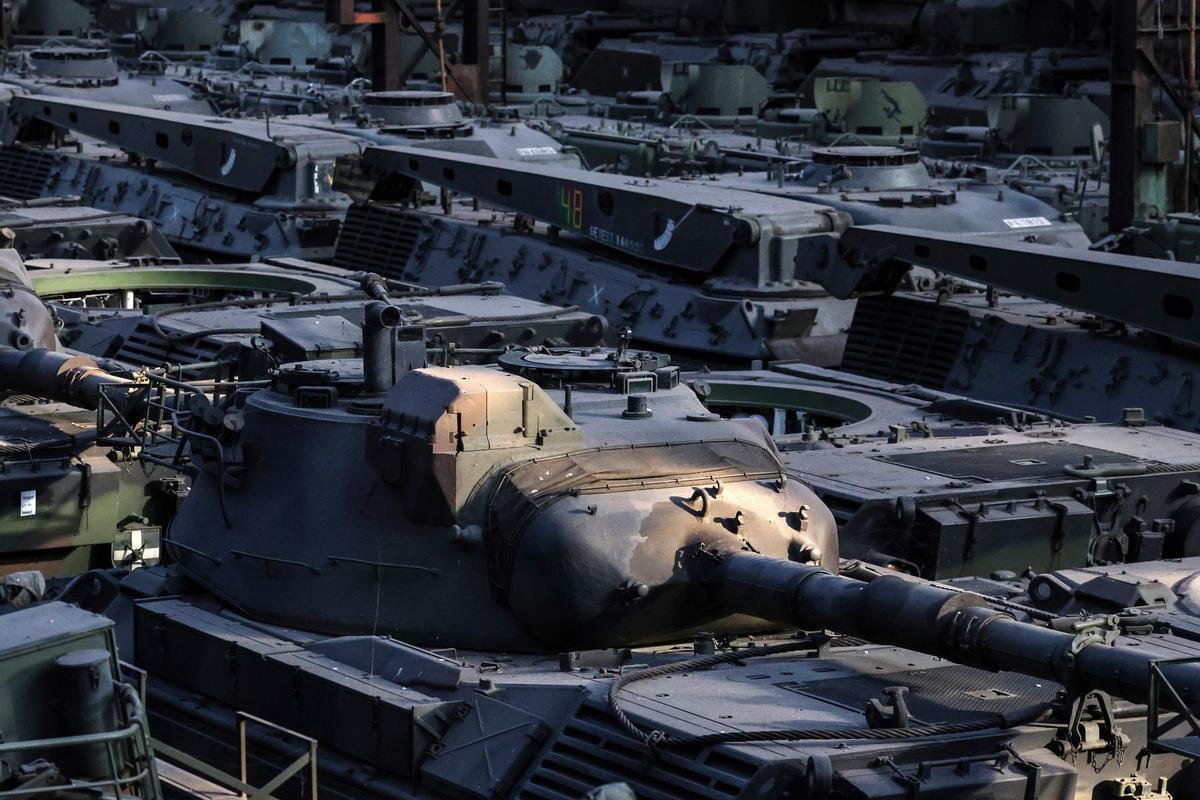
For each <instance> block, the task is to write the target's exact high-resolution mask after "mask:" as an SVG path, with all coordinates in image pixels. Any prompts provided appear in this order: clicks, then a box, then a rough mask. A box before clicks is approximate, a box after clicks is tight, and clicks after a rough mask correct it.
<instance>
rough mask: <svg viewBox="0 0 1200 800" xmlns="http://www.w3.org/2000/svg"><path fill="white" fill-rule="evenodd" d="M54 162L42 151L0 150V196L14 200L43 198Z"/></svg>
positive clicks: (20, 148) (23, 149) (12, 148)
mask: <svg viewBox="0 0 1200 800" xmlns="http://www.w3.org/2000/svg"><path fill="white" fill-rule="evenodd" d="M56 160H57V159H56V158H55V157H54V156H53V155H51V154H50V153H47V152H44V151H42V150H27V149H25V148H23V147H5V148H0V195H3V196H4V197H11V198H12V199H14V200H33V199H35V198H39V197H44V196H45V195H46V184H47V183H49V181H50V172H51V171H52V170H53V169H54V167H55V162H56Z"/></svg>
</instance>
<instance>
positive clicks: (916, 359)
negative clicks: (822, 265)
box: [842, 296, 971, 389]
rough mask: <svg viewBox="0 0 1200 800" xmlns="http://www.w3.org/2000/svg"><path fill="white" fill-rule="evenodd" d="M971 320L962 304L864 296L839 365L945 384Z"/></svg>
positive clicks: (859, 372) (932, 384)
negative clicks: (948, 304) (953, 304)
mask: <svg viewBox="0 0 1200 800" xmlns="http://www.w3.org/2000/svg"><path fill="white" fill-rule="evenodd" d="M970 320H971V317H970V314H968V313H967V312H966V311H965V310H964V309H961V308H955V307H951V306H945V305H939V304H938V303H933V302H923V301H919V300H911V299H908V298H904V297H895V296H892V297H864V298H862V299H860V300H859V301H858V306H857V308H856V309H855V312H854V322H853V323H851V325H850V334H849V336H848V337H847V340H846V351H845V355H844V356H843V357H842V369H844V370H846V371H848V372H853V373H855V374H857V375H863V376H865V377H868V378H877V379H879V380H885V381H890V382H892V383H917V384H920V385H922V386H928V387H930V388H934V389H942V388H945V386H946V379H947V378H948V377H949V375H950V370H951V368H953V366H954V362H955V360H956V359H957V357H958V353H959V350H960V349H961V347H962V341H963V337H964V336H965V335H966V332H967V327H968V325H969V324H970Z"/></svg>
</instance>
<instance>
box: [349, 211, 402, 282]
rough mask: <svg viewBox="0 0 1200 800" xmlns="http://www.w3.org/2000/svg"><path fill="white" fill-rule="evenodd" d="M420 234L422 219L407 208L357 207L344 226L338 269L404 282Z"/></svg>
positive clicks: (350, 212)
mask: <svg viewBox="0 0 1200 800" xmlns="http://www.w3.org/2000/svg"><path fill="white" fill-rule="evenodd" d="M420 233H421V220H420V218H419V217H418V216H417V215H415V214H411V213H409V212H408V211H405V210H404V209H401V208H396V207H389V206H384V205H367V206H353V207H351V209H350V211H349V213H347V214H346V221H345V222H344V223H343V224H342V232H341V235H340V236H339V237H338V241H337V247H336V249H335V250H334V253H333V263H334V266H338V267H342V268H343V269H352V270H365V271H367V272H375V273H378V274H379V275H382V276H384V277H385V278H395V279H401V280H402V279H404V271H405V267H407V265H408V259H409V256H411V255H412V251H413V248H414V247H416V244H417V237H418V236H419V235H420Z"/></svg>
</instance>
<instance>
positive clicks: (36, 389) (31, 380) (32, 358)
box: [0, 347, 129, 408]
mask: <svg viewBox="0 0 1200 800" xmlns="http://www.w3.org/2000/svg"><path fill="white" fill-rule="evenodd" d="M127 383H129V381H128V380H126V379H125V378H118V377H117V376H115V375H112V374H110V373H108V372H106V371H105V370H103V369H101V368H100V367H98V366H96V362H95V361H92V360H91V359H90V358H86V357H84V356H74V355H70V354H68V353H58V352H55V351H53V350H48V349H46V348H41V347H38V348H34V349H32V350H17V349H15V348H11V347H0V386H3V387H4V388H5V389H6V390H8V391H12V392H18V393H22V394H31V395H34V396H36V397H42V398H45V399H47V400H56V401H59V402H63V403H70V404H72V405H77V406H82V407H84V408H96V406H97V405H99V402H100V391H101V388H100V387H101V386H104V385H123V384H127Z"/></svg>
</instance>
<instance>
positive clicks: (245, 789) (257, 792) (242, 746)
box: [151, 711, 318, 800]
mask: <svg viewBox="0 0 1200 800" xmlns="http://www.w3.org/2000/svg"><path fill="white" fill-rule="evenodd" d="M237 721H238V722H237V726H238V763H239V766H240V777H235V776H233V775H230V774H229V773H227V772H225V771H223V770H221V769H218V768H217V767H214V766H213V765H211V764H208V763H206V762H204V761H201V760H200V759H198V758H196V757H195V756H192V755H190V754H188V753H185V752H184V751H182V750H180V749H178V748H176V747H172V746H171V745H169V744H167V743H165V742H163V741H160V740H158V739H153V740H151V742H152V744H153V746H154V749H155V751H157V752H158V753H159V754H161V755H162V756H163V757H165V758H166V759H167V760H168V761H173V762H176V763H178V764H179V765H180V766H182V767H184V768H186V769H189V770H191V771H192V772H194V773H195V774H197V775H199V776H200V777H202V778H206V779H208V780H209V781H212V782H213V783H215V784H216V785H218V786H220V787H221V788H223V789H229V790H231V791H234V792H237V793H238V794H240V795H241V796H242V797H243V798H245V800H278V799H277V798H276V797H275V796H274V795H273V794H272V792H274V791H275V790H276V789H278V788H279V787H281V786H283V784H285V783H287V782H288V781H289V780H291V779H292V778H294V777H295V776H296V775H298V774H299V773H300V771H301V770H302V769H304V768H305V767H308V783H309V800H318V797H317V740H316V739H314V738H312V737H311V736H305V735H304V734H302V733H298V732H297V731H293V730H291V729H289V728H285V727H283V726H282V725H277V724H275V723H274V722H271V721H270V720H265V719H262V718H261V717H256V716H254V715H252V714H247V713H246V712H244V711H239V712H237ZM248 723H254V724H256V725H262V726H263V727H266V728H270V729H271V730H274V731H277V732H278V733H281V734H283V735H284V736H287V737H291V738H293V739H298V740H299V741H300V742H301V743H303V744H304V745H306V746H307V750H306V752H304V753H301V754H300V755H299V756H297V757H296V758H295V759H294V760H292V762H291V763H289V764H288V765H287V766H285V767H284V768H283V769H281V770H280V771H279V772H278V773H277V774H276V775H275V777H273V778H271V779H270V780H269V781H267V782H266V783H264V784H263V785H262V786H253V785H251V784H250V783H249V772H250V769H249V766H250V765H249V747H248V745H247V741H246V726H247V724H248Z"/></svg>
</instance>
